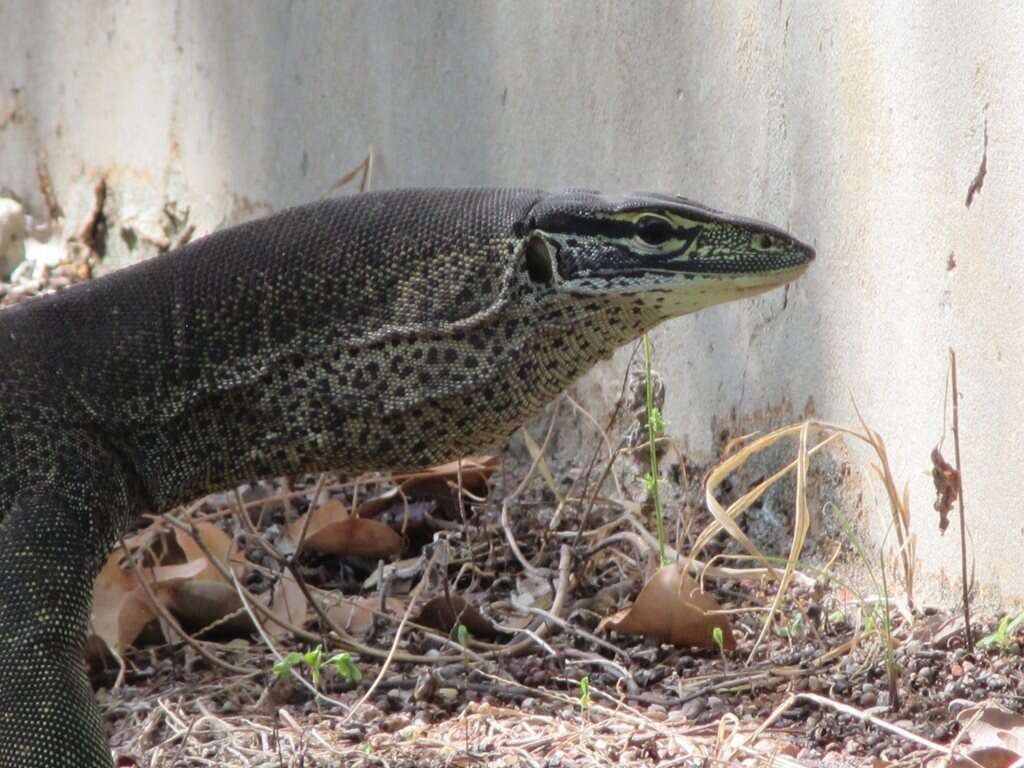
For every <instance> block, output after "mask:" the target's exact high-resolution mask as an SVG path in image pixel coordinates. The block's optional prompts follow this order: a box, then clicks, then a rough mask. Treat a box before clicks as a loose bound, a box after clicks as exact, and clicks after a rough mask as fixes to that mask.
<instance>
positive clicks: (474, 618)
mask: <svg viewBox="0 0 1024 768" xmlns="http://www.w3.org/2000/svg"><path fill="white" fill-rule="evenodd" d="M416 623H417V624H422V625H423V626H425V627H430V628H432V629H436V630H437V631H438V632H443V633H445V634H446V635H447V634H449V633H450V632H451V631H452V630H453V629H455V627H456V625H458V624H464V625H465V627H466V629H468V630H469V633H470V634H471V635H473V637H481V638H484V637H486V638H493V637H495V636H496V635H497V634H498V633H497V630H495V628H494V625H493V624H492V623H491V621H490V619H488V618H487V617H486V616H484V615H483V614H482V613H480V611H479V609H477V608H476V606H474V605H472V604H471V603H468V602H467V601H466V600H465V599H463V598H461V597H459V596H458V595H452V596H451V599H450V600H449V598H448V597H446V596H445V595H440V596H438V597H435V598H434V599H432V600H428V601H427V602H426V604H424V606H423V610H421V611H420V615H419V616H418V617H417V618H416Z"/></svg>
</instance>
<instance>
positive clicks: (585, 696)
mask: <svg viewBox="0 0 1024 768" xmlns="http://www.w3.org/2000/svg"><path fill="white" fill-rule="evenodd" d="M577 685H579V687H580V695H579V702H580V709H584V710H585V709H589V708H590V701H591V700H590V678H589V677H588V676H586V675H584V676H583V677H581V678H580V679H579V682H578V683H577Z"/></svg>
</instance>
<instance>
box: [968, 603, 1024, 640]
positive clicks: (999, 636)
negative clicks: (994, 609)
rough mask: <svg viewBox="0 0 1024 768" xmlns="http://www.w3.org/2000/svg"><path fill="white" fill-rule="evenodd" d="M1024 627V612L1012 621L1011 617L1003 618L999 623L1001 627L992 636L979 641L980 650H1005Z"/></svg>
mask: <svg viewBox="0 0 1024 768" xmlns="http://www.w3.org/2000/svg"><path fill="white" fill-rule="evenodd" d="M1021 626H1024V611H1022V612H1021V613H1018V614H1017V615H1016V616H1014V617H1013V618H1012V619H1011V618H1010V617H1009V616H1003V618H1002V620H1001V621H1000V622H999V627H998V628H997V629H996V631H995V632H993V633H992V634H991V635H987V636H985V637H983V638H981V640H979V641H978V647H979V648H993V647H998V648H1005V647H1006V646H1008V645H1009V644H1010V642H1011V641H1012V640H1013V635H1014V633H1015V632H1016V631H1017V630H1018V629H1019V628H1020V627H1021Z"/></svg>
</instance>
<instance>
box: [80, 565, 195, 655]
mask: <svg viewBox="0 0 1024 768" xmlns="http://www.w3.org/2000/svg"><path fill="white" fill-rule="evenodd" d="M121 557H122V553H121V551H120V550H118V551H116V552H114V553H113V554H111V556H110V557H109V558H107V562H106V564H105V565H104V566H103V570H101V571H100V574H99V576H97V577H96V581H95V582H94V585H93V606H92V616H91V620H90V623H91V626H92V632H93V634H94V635H95V636H96V637H98V638H99V639H100V640H102V641H103V643H104V644H105V645H106V646H107V647H108V648H109V649H110V650H111V651H113V652H114V653H117V654H118V655H120V654H121V653H122V652H123V651H124V649H125V648H127V647H128V646H130V645H131V644H132V643H133V642H135V639H136V638H137V637H138V636H139V634H140V633H141V632H142V630H143V629H144V628H145V627H146V625H147V624H149V623H150V622H152V621H154V620H155V619H156V618H157V612H156V609H155V608H154V607H153V605H152V603H150V601H149V597H148V596H147V595H146V591H145V589H143V587H142V585H141V584H139V581H138V579H137V578H136V576H135V572H134V571H132V570H131V569H130V568H122V567H121ZM205 567H206V560H205V559H200V560H196V561H192V562H191V563H185V564H183V565H176V566H161V567H157V568H151V569H148V570H147V571H146V574H147V575H149V576H151V577H152V579H153V582H154V583H156V584H164V585H168V584H172V583H174V582H177V583H184V582H187V581H188V580H190V579H193V578H196V577H197V576H198V574H199V573H201V572H202V571H203V569H204V568H205ZM156 591H157V596H158V597H161V595H160V591H159V589H158V590H156Z"/></svg>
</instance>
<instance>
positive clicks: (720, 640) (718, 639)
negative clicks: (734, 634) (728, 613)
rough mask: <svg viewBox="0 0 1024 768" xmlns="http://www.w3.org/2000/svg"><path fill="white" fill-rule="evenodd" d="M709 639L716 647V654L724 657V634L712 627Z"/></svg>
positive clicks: (719, 628) (717, 628)
mask: <svg viewBox="0 0 1024 768" xmlns="http://www.w3.org/2000/svg"><path fill="white" fill-rule="evenodd" d="M711 639H712V641H714V643H715V645H716V646H718V652H719V653H721V654H722V655H723V656H725V633H724V632H722V628H721V627H714V628H713V629H712V630H711Z"/></svg>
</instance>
